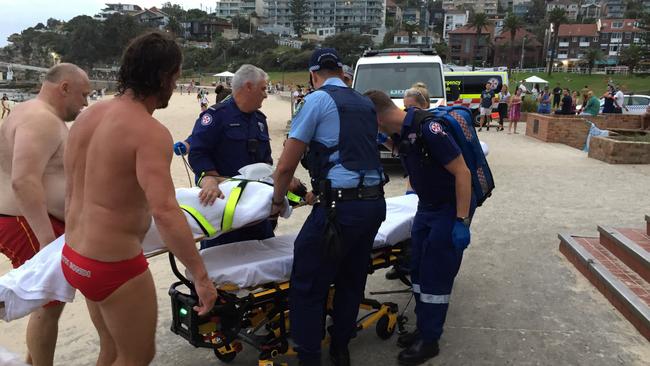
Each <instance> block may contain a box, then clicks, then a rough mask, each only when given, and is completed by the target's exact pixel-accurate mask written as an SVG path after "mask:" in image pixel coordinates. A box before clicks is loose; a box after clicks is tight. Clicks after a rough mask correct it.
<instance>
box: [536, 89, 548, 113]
mask: <svg viewBox="0 0 650 366" xmlns="http://www.w3.org/2000/svg"><path fill="white" fill-rule="evenodd" d="M537 102H538V103H539V105H538V106H537V113H542V114H549V113H551V94H550V93H549V92H548V86H545V87H544V90H543V91H542V94H540V96H539V97H538V98H537Z"/></svg>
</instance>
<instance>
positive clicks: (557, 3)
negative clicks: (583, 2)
mask: <svg viewBox="0 0 650 366" xmlns="http://www.w3.org/2000/svg"><path fill="white" fill-rule="evenodd" d="M556 8H558V9H564V12H565V14H566V17H567V19H569V20H571V21H575V20H576V19H578V12H579V10H580V6H579V4H578V1H575V0H553V1H548V2H547V3H546V12H547V13H550V12H551V10H553V9H556Z"/></svg>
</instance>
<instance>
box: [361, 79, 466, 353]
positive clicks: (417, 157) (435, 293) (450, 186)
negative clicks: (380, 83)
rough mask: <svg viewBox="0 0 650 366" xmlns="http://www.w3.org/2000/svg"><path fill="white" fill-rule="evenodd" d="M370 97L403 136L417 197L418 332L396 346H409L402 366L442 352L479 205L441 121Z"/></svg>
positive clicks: (414, 273) (385, 125) (381, 96)
mask: <svg viewBox="0 0 650 366" xmlns="http://www.w3.org/2000/svg"><path fill="white" fill-rule="evenodd" d="M366 95H368V96H369V97H370V99H371V100H372V101H373V103H374V105H375V109H376V110H377V117H378V121H379V129H380V130H381V131H382V132H384V133H386V134H387V135H389V136H395V135H394V134H398V135H399V136H400V137H399V141H394V143H395V144H397V145H398V146H399V154H400V158H401V160H402V164H403V165H404V168H405V169H406V171H407V173H408V175H409V178H410V180H411V185H412V186H413V189H415V192H416V193H417V195H418V198H419V204H418V209H417V213H416V214H415V219H414V221H413V227H412V229H411V245H412V249H411V282H412V283H413V292H414V295H415V299H416V308H415V314H416V316H417V330H416V331H414V332H412V333H407V334H405V335H402V336H400V337H399V338H398V340H397V345H398V346H400V347H403V348H406V349H405V350H404V351H402V352H400V354H399V356H398V361H399V362H400V364H403V365H419V364H421V363H424V362H426V361H427V360H428V359H430V358H432V357H435V356H436V355H437V354H438V352H439V348H438V340H439V339H440V336H441V335H442V329H443V325H444V323H445V317H446V315H447V308H448V307H449V297H450V295H451V289H452V286H453V284H454V278H455V277H456V274H457V273H458V270H459V268H460V264H461V261H462V258H463V251H464V250H465V248H467V246H468V245H469V243H470V230H469V225H470V221H471V217H472V214H473V212H474V209H475V207H476V204H475V200H474V199H473V198H472V188H471V187H472V186H471V174H470V171H469V169H468V168H467V165H466V164H465V160H464V159H463V155H462V154H461V151H460V149H459V147H458V145H457V144H456V142H455V141H454V139H453V138H452V137H451V136H449V135H448V134H447V133H446V132H445V131H444V129H443V127H442V125H441V124H440V123H438V122H435V121H433V120H431V121H429V120H428V119H429V117H432V116H431V114H429V113H428V112H426V111H421V110H417V109H414V108H409V109H407V111H406V112H405V111H403V110H401V109H399V108H397V107H396V106H395V105H394V104H393V102H392V101H391V99H390V97H388V95H386V94H385V93H384V92H381V91H377V90H373V91H369V92H367V93H366ZM420 120H421V121H423V122H422V123H419V121H420ZM418 129H420V130H419V131H418Z"/></svg>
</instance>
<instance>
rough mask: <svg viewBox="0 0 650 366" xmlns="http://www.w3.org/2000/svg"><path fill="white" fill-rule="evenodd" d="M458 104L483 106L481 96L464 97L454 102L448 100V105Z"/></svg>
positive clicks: (472, 107) (475, 107) (473, 107)
mask: <svg viewBox="0 0 650 366" xmlns="http://www.w3.org/2000/svg"><path fill="white" fill-rule="evenodd" d="M458 105H460V106H463V107H467V108H470V109H477V108H478V107H480V106H481V98H464V99H458V100H455V101H453V102H447V107H454V106H458Z"/></svg>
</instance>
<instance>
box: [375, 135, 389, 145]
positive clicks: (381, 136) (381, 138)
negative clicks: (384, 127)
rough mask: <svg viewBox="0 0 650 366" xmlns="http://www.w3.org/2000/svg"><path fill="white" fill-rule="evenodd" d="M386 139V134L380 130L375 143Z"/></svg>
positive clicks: (379, 143)
mask: <svg viewBox="0 0 650 366" xmlns="http://www.w3.org/2000/svg"><path fill="white" fill-rule="evenodd" d="M386 141H388V136H387V135H386V134H383V133H381V132H379V133H377V144H378V145H381V144H383V143H384V142H386Z"/></svg>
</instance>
